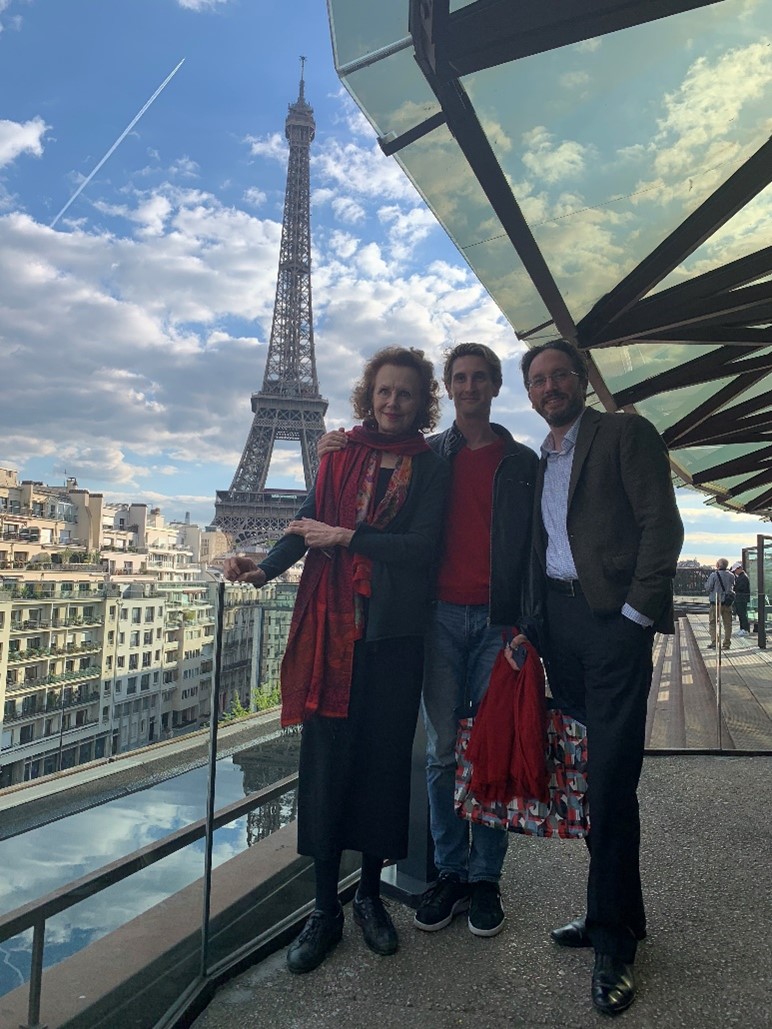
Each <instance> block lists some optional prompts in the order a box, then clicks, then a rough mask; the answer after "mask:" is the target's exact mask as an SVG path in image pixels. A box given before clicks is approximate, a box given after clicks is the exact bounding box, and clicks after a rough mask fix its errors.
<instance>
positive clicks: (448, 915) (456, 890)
mask: <svg viewBox="0 0 772 1029" xmlns="http://www.w3.org/2000/svg"><path fill="white" fill-rule="evenodd" d="M468 907H469V883H465V882H462V881H461V879H460V878H459V877H458V876H457V875H456V873H455V872H443V873H442V874H441V875H440V877H439V879H438V880H437V882H436V883H433V884H432V885H431V886H430V887H429V889H428V890H426V892H425V893H424V895H423V896H422V897H421V903H420V904H419V905H418V910H417V911H416V913H415V918H414V919H413V925H414V926H415V927H416V928H417V929H424V930H425V931H426V932H428V933H433V932H436V931H437V930H438V929H444V928H445V926H446V925H450V923H451V922H452V921H453V919H454V917H455V916H456V915H457V914H459V913H460V912H461V911H466V909H467V908H468Z"/></svg>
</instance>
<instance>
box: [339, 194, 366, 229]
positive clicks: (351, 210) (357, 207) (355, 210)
mask: <svg viewBox="0 0 772 1029" xmlns="http://www.w3.org/2000/svg"><path fill="white" fill-rule="evenodd" d="M331 206H332V209H333V211H334V212H335V216H336V217H337V218H338V219H339V220H340V221H342V222H347V223H348V224H350V225H354V224H356V223H357V222H362V221H364V220H365V217H366V214H365V209H364V207H362V205H361V204H359V203H357V201H356V200H354V199H352V197H334V198H333V200H332V203H331Z"/></svg>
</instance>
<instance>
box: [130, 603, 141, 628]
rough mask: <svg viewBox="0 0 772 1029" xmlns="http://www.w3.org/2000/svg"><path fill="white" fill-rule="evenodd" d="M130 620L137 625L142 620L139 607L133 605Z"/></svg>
mask: <svg viewBox="0 0 772 1029" xmlns="http://www.w3.org/2000/svg"><path fill="white" fill-rule="evenodd" d="M131 621H132V623H133V624H134V625H139V623H140V622H141V621H142V608H141V607H133V608H132V609H131Z"/></svg>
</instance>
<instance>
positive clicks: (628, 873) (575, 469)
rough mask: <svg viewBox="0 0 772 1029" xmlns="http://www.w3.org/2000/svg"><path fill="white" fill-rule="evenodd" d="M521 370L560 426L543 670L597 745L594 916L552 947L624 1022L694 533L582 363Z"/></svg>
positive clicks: (544, 520)
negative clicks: (653, 714)
mask: <svg viewBox="0 0 772 1029" xmlns="http://www.w3.org/2000/svg"><path fill="white" fill-rule="evenodd" d="M521 367H522V371H523V379H524V382H525V386H526V389H527V390H528V395H529V398H530V400H531V405H532V407H533V408H534V410H536V411H537V412H538V413H539V414H540V415H542V417H543V418H544V419H545V421H546V422H547V424H548V425H549V427H550V432H549V435H548V436H547V438H546V440H545V441H544V443H543V444H542V459H541V463H540V466H539V477H538V479H537V485H536V501H535V504H536V506H535V511H534V549H535V555H536V561H537V568H538V570H539V572H540V575H541V580H542V584H543V586H544V587H545V610H546V627H545V628H546V633H545V641H544V656H545V664H546V666H547V673H548V678H549V685H550V689H551V692H552V695H553V698H554V701H555V705H556V706H558V707H560V708H561V709H563V710H564V711H566V712H568V713H569V714H571V715H572V716H574V717H575V718H578V719H579V720H580V721H581V722H583V723H584V724H586V725H587V734H588V758H589V773H588V781H589V788H590V821H591V832H590V836H589V838H588V841H587V842H588V848H589V850H590V869H589V877H588V884H587V912H586V915H585V916H582V917H580V918H577V919H574V920H573V921H572V922H569V924H568V925H566V926H563V927H562V928H560V929H555V930H553V932H552V938H553V940H554V941H555V942H556V943H558V944H560V945H562V946H570V947H585V946H586V947H593V948H594V950H595V967H594V970H593V977H592V999H593V1003H594V1004H595V1006H596V1007H597V1008H598V1009H599V1010H601V1011H603V1012H605V1013H606V1014H612V1015H613V1014H617V1013H618V1012H620V1011H623V1010H624V1009H625V1008H627V1007H628V1006H629V1005H630V1004H631V1003H632V1001H633V999H634V997H635V980H634V977H633V961H634V958H635V950H636V943H637V941H638V940H641V939H643V938H644V936H645V935H646V916H645V912H644V906H643V897H642V893H641V880H640V872H639V850H640V820H639V815H638V800H637V796H636V790H637V786H638V779H639V777H640V772H641V766H642V763H643V744H644V733H645V725H646V703H647V696H648V692H649V688H650V686H651V676H652V658H651V655H652V643H653V637H654V632H655V630H656V631H659V632H672V631H673V577H674V575H675V570H676V563H677V561H678V555H679V553H680V550H681V544H682V542H683V526H682V524H681V519H680V516H679V514H678V509H677V507H676V502H675V495H674V493H673V486H672V482H671V477H670V466H669V464H668V459H667V450H666V448H665V445H664V443H663V441H662V438H661V437H660V435H659V434H658V433H657V431H656V429H655V428H654V426H653V425H652V424H651V423H650V422H648V421H646V419H645V418H641V417H640V416H638V415H634V414H606V413H600V412H598V411H595V410H593V409H590V408H587V407H585V395H586V392H587V370H586V365H585V363H584V359H583V357H582V355H581V354H580V353H579V351H577V350H576V349H575V348H574V347H573V346H571V344H569V343H567V342H565V341H564V340H555V341H552V342H550V343H545V344H544V345H543V346H539V347H535V348H534V349H532V350H530V351H528V352H527V353H526V354H525V356H524V357H523V360H522V365H521Z"/></svg>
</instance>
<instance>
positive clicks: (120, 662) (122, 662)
mask: <svg viewBox="0 0 772 1029" xmlns="http://www.w3.org/2000/svg"><path fill="white" fill-rule="evenodd" d="M115 663H116V665H117V667H118V668H125V667H126V658H125V657H124V656H123V654H119V655H118V659H117V661H116V662H115Z"/></svg>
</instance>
